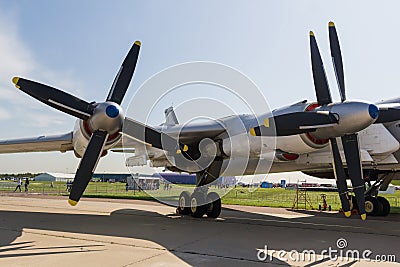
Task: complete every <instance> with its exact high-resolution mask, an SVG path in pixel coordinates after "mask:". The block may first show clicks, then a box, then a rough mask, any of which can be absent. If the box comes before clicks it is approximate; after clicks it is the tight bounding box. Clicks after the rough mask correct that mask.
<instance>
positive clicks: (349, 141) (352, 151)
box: [342, 134, 366, 220]
mask: <svg viewBox="0 0 400 267" xmlns="http://www.w3.org/2000/svg"><path fill="white" fill-rule="evenodd" d="M342 144H343V149H344V154H345V156H346V162H347V170H348V172H349V176H350V179H351V183H352V185H353V191H354V194H355V197H356V200H357V204H358V209H359V211H360V214H361V219H363V220H365V219H366V213H365V196H364V193H365V182H364V179H363V174H362V169H361V168H362V167H361V158H360V146H359V144H358V135H357V134H349V135H344V136H342Z"/></svg>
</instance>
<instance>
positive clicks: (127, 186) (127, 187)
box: [125, 182, 129, 192]
mask: <svg viewBox="0 0 400 267" xmlns="http://www.w3.org/2000/svg"><path fill="white" fill-rule="evenodd" d="M128 189H129V184H128V182H126V184H125V190H126V192H128Z"/></svg>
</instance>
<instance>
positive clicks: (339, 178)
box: [329, 138, 351, 217]
mask: <svg viewBox="0 0 400 267" xmlns="http://www.w3.org/2000/svg"><path fill="white" fill-rule="evenodd" d="M329 144H330V147H331V153H332V157H333V159H332V164H333V170H334V173H335V179H336V186H337V189H338V192H339V198H340V202H341V203H342V209H343V213H344V215H345V216H346V217H350V216H351V211H350V203H349V199H348V198H347V196H348V191H349V190H348V189H347V182H346V174H345V172H344V168H343V162H342V158H341V157H340V153H339V148H338V145H337V141H336V138H329Z"/></svg>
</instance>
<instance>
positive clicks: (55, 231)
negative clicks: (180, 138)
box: [0, 193, 400, 267]
mask: <svg viewBox="0 0 400 267" xmlns="http://www.w3.org/2000/svg"><path fill="white" fill-rule="evenodd" d="M0 200H1V203H0V266H57V267H61V266H74V267H77V266H253V265H254V266H291V265H293V266H400V264H399V262H400V249H399V236H400V216H399V215H396V214H393V215H389V216H388V217H384V218H378V217H376V218H373V217H369V218H368V219H367V220H366V221H362V220H361V219H360V218H359V216H356V215H353V216H352V217H351V218H349V219H347V218H344V217H343V215H342V214H339V213H337V212H317V211H312V212H311V211H304V210H288V209H281V208H267V207H246V206H226V205H225V206H224V207H223V210H222V213H221V216H220V218H218V219H209V218H206V217H205V218H201V219H195V218H192V217H190V216H180V215H177V214H175V208H174V207H170V206H166V205H163V204H160V203H157V202H151V201H139V200H108V199H87V198H83V199H82V200H81V201H80V203H79V204H78V205H77V206H76V207H70V206H69V205H68V203H67V199H66V198H65V197H51V196H35V195H25V194H23V193H22V194H14V195H3V196H0ZM357 253H358V254H357ZM358 255H359V256H358ZM379 260H384V262H383V261H379Z"/></svg>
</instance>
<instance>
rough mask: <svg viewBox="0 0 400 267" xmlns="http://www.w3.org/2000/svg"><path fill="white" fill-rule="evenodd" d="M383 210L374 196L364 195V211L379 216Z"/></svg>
mask: <svg viewBox="0 0 400 267" xmlns="http://www.w3.org/2000/svg"><path fill="white" fill-rule="evenodd" d="M382 211H383V207H382V204H381V203H380V202H379V201H378V199H376V198H375V197H371V196H366V197H365V212H366V213H367V215H371V216H379V215H380V214H381V213H382Z"/></svg>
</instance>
